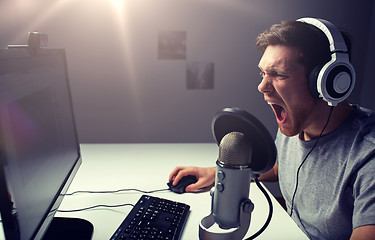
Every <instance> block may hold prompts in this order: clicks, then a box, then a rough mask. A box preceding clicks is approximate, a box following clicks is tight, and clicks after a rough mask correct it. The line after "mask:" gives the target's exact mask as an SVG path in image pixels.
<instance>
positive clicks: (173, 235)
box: [111, 195, 190, 240]
mask: <svg viewBox="0 0 375 240" xmlns="http://www.w3.org/2000/svg"><path fill="white" fill-rule="evenodd" d="M189 209H190V206H189V205H187V204H184V203H180V202H173V201H170V200H167V199H163V198H157V197H153V196H148V195H143V196H142V197H141V198H140V199H139V200H138V202H137V204H136V205H135V206H134V207H133V209H132V210H131V211H130V213H129V214H128V216H127V217H126V218H125V219H124V221H123V222H122V223H121V225H120V226H119V227H118V229H117V230H116V231H115V233H114V234H113V236H112V237H111V240H116V239H124V240H131V239H137V240H141V239H158V240H178V239H179V238H180V235H181V232H182V229H183V227H184V225H185V222H186V218H187V216H188V213H189Z"/></svg>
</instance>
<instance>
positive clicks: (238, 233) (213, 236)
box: [199, 187, 254, 240]
mask: <svg viewBox="0 0 375 240" xmlns="http://www.w3.org/2000/svg"><path fill="white" fill-rule="evenodd" d="M214 192H215V187H213V188H212V189H211V191H210V195H211V196H212V203H211V204H212V205H213V201H214V197H213V196H214ZM239 208H240V209H239V210H240V224H239V226H238V227H235V228H230V229H222V228H220V226H219V225H218V224H217V223H216V221H215V219H214V215H213V212H212V211H211V214H210V215H208V216H206V217H204V218H203V219H202V220H201V222H200V224H199V239H201V240H232V239H233V240H235V239H242V238H243V237H244V236H245V234H246V233H247V230H248V229H249V226H250V220H251V213H252V211H253V209H254V204H253V203H252V202H251V200H250V199H249V198H247V199H244V200H242V202H241V204H240V206H239Z"/></svg>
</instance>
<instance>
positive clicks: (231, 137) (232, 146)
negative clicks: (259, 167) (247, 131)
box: [218, 132, 251, 166]
mask: <svg viewBox="0 0 375 240" xmlns="http://www.w3.org/2000/svg"><path fill="white" fill-rule="evenodd" d="M218 160H219V161H220V162H221V163H223V164H227V165H235V166H245V165H249V164H250V163H251V142H250V141H249V140H248V139H247V138H246V137H245V135H244V134H243V133H240V132H230V133H228V134H226V135H225V136H224V137H223V138H222V139H221V142H220V145H219V159H218Z"/></svg>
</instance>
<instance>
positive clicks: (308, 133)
mask: <svg viewBox="0 0 375 240" xmlns="http://www.w3.org/2000/svg"><path fill="white" fill-rule="evenodd" d="M353 109H354V108H353V107H352V106H350V105H349V104H348V103H346V102H342V103H339V104H337V106H335V107H334V108H333V111H332V113H331V116H330V118H329V121H328V117H329V114H330V111H331V107H330V106H328V105H327V104H326V103H325V102H324V103H323V104H321V106H319V107H318V109H317V110H318V111H316V113H317V114H316V117H315V119H314V120H312V121H311V123H310V124H309V126H308V127H307V128H305V129H304V130H303V131H302V132H301V133H300V134H299V138H300V139H301V140H304V141H309V140H312V139H315V138H317V137H319V135H320V134H321V133H322V130H323V128H324V126H325V125H326V124H327V121H328V124H327V127H326V128H325V129H324V132H323V133H322V135H326V134H328V133H330V132H333V131H334V130H336V129H337V128H338V127H339V126H340V125H341V123H342V122H344V121H345V119H346V118H347V117H348V116H349V115H350V113H351V112H352V111H353Z"/></svg>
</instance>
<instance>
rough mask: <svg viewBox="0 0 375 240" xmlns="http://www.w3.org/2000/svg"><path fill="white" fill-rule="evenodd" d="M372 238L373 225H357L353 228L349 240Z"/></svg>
mask: <svg viewBox="0 0 375 240" xmlns="http://www.w3.org/2000/svg"><path fill="white" fill-rule="evenodd" d="M371 239H372V240H374V239H375V225H367V226H361V227H357V228H355V229H354V230H353V232H352V236H351V237H350V240H371Z"/></svg>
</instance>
